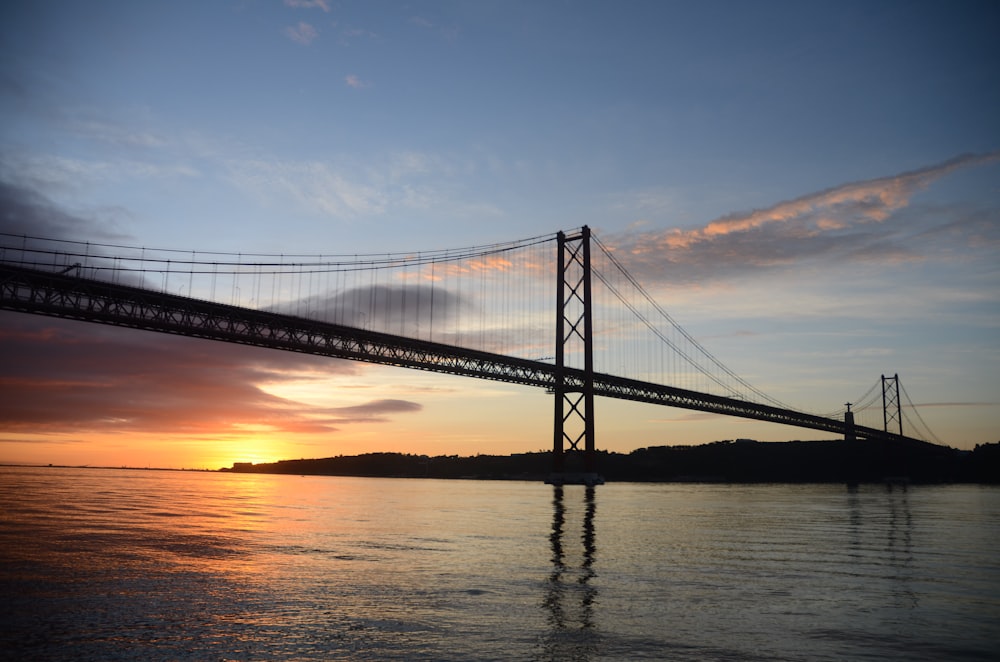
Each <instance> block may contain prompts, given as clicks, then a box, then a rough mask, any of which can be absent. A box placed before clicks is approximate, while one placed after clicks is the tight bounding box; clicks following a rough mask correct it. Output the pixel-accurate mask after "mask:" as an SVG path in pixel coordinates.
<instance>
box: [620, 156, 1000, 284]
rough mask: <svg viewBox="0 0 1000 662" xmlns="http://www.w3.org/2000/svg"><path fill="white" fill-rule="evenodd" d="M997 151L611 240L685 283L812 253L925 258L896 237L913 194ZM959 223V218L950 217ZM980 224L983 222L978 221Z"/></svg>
mask: <svg viewBox="0 0 1000 662" xmlns="http://www.w3.org/2000/svg"><path fill="white" fill-rule="evenodd" d="M998 160H1000V152H993V153H989V154H972V155H964V156H959V157H957V158H954V159H951V160H949V161H945V162H944V163H940V164H938V165H934V166H930V167H927V168H922V169H919V170H914V171H910V172H905V173H902V174H899V175H894V176H891V177H882V178H877V179H871V180H866V181H860V182H853V183H849V184H844V185H842V186H837V187H834V188H830V189H826V190H823V191H819V192H816V193H811V194H809V195H805V196H801V197H799V198H795V199H792V200H786V201H783V202H779V203H777V204H775V205H772V206H770V207H767V208H764V209H756V210H752V211H749V212H742V213H736V214H731V215H728V216H724V217H721V218H718V219H716V220H713V221H711V222H710V223H708V224H706V225H705V226H703V227H700V228H693V229H679V228H675V229H670V230H659V231H650V232H644V233H639V234H622V235H616V236H613V237H612V238H611V241H610V242H609V243H610V244H611V245H613V246H614V247H615V249H616V251H617V254H618V256H619V257H620V258H621V259H622V260H623V261H625V262H626V264H627V265H628V266H629V268H630V269H633V271H634V273H636V274H639V275H640V276H641V277H649V278H652V279H667V278H670V279H674V280H676V279H678V278H679V279H680V280H682V281H687V282H691V281H698V280H709V279H712V278H714V277H719V276H725V275H732V274H734V273H747V272H753V271H758V270H763V269H773V268H778V267H782V266H786V265H791V264H795V263H799V262H802V261H803V260H805V259H809V258H815V257H824V256H826V257H836V258H837V259H843V260H867V259H873V258H877V259H879V260H895V261H908V260H918V259H921V258H922V257H923V256H922V254H921V253H920V252H918V251H917V250H914V249H913V248H911V247H909V246H908V245H907V244H906V243H905V242H901V241H894V237H895V234H894V233H897V232H898V231H899V230H900V228H898V227H896V226H895V225H894V224H893V223H892V222H893V221H894V220H899V219H900V217H901V215H902V213H903V212H904V210H906V209H907V208H908V207H909V206H910V203H911V200H912V198H913V197H914V196H915V195H916V194H917V193H919V192H920V191H923V190H924V189H926V188H927V187H928V186H930V185H931V184H932V183H934V182H936V181H938V180H940V179H941V178H943V177H945V176H946V175H948V174H951V173H953V172H955V171H957V170H959V169H963V168H972V167H976V166H983V165H987V164H991V163H995V162H997V161H998ZM950 225H951V226H952V228H953V229H960V226H961V225H962V223H961V222H952V223H951V224H950ZM979 227H980V228H982V224H981V223H980V224H979Z"/></svg>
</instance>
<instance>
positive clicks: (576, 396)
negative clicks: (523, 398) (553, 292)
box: [549, 226, 600, 484]
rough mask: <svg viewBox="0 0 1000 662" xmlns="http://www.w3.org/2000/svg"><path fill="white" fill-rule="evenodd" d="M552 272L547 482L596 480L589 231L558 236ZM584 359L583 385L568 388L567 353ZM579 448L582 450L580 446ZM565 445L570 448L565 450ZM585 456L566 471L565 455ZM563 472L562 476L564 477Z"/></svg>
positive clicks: (588, 481) (584, 230)
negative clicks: (553, 323)
mask: <svg viewBox="0 0 1000 662" xmlns="http://www.w3.org/2000/svg"><path fill="white" fill-rule="evenodd" d="M556 238H557V240H558V252H559V255H558V267H557V273H556V281H557V296H558V299H557V302H558V305H557V307H556V347H555V349H556V376H555V387H554V388H553V393H554V395H555V416H554V419H555V425H554V429H553V444H552V470H553V476H552V478H551V480H550V481H549V482H554V483H587V484H594V483H596V482H600V478H599V477H598V476H597V474H596V473H595V472H596V453H595V450H594V335H593V333H594V327H593V320H592V317H591V285H590V283H591V280H590V228H589V227H587V226H583V228H581V230H580V231H579V232H577V233H574V234H572V235H570V236H567V235H566V234H564V233H562V232H560V233H558V234H557V235H556ZM567 353H577V354H582V355H583V383H582V385H580V386H572V387H570V386H567V384H566V355H567ZM581 442H582V443H583V448H582V449H581V448H580V443H581ZM566 444H569V446H568V448H567V446H566ZM581 450H582V452H583V473H582V474H581V473H580V472H579V469H578V468H576V467H574V469H576V471H573V472H566V466H565V460H566V458H565V453H566V452H568V451H581ZM564 472H565V473H564Z"/></svg>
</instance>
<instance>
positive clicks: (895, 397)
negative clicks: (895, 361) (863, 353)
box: [882, 373, 903, 437]
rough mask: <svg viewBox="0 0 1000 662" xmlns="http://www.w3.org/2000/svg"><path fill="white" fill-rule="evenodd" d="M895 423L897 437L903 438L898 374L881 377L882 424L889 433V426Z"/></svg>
mask: <svg viewBox="0 0 1000 662" xmlns="http://www.w3.org/2000/svg"><path fill="white" fill-rule="evenodd" d="M893 421H896V424H897V425H898V426H899V436H900V437H902V436H903V408H902V405H901V404H900V402H899V374H898V373H897V374H895V375H893V376H892V377H886V376H885V375H882V424H883V426H884V427H883V428H882V429H883V430H885V431H886V432H888V431H889V424H890V423H892V422H893Z"/></svg>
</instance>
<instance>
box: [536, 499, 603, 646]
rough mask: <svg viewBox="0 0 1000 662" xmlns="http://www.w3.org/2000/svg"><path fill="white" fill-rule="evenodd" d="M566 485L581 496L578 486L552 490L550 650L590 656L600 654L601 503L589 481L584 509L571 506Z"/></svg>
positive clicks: (547, 598) (547, 596)
mask: <svg viewBox="0 0 1000 662" xmlns="http://www.w3.org/2000/svg"><path fill="white" fill-rule="evenodd" d="M567 489H569V490H570V492H571V493H572V495H573V496H574V497H575V496H576V493H577V491H578V488H576V487H571V488H565V487H563V486H561V485H556V486H554V487H553V488H552V532H551V533H550V534H549V541H550V543H551V548H552V573H551V574H550V575H549V578H548V584H547V591H546V594H545V603H544V604H545V608H546V612H547V619H548V624H549V633H548V638H547V640H546V642H545V648H546V651H545V652H546V654H547V655H548V656H549V658H550V659H573V660H587V659H590V658H591V657H592V656H593V655H594V653H596V651H597V645H598V634H597V629H596V626H595V622H594V607H595V603H596V602H597V587H596V586H595V585H594V584H593V583H591V580H592V579H593V578H594V576H595V574H596V573H595V571H594V562H595V560H596V555H597V545H596V542H595V529H594V516H595V514H596V512H597V501H596V499H595V494H594V491H595V490H594V486H592V485H587V486H584V487H583V488H582V489H583V508H582V512H581V509H580V508H579V506H578V505H571V506H570V507H569V508H567V506H566V490H567ZM567 532H568V538H567ZM577 532H579V534H578V533H577ZM578 542H579V543H582V546H580V545H578V544H577V543H578Z"/></svg>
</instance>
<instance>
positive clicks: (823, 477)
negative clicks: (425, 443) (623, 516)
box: [221, 439, 1000, 483]
mask: <svg viewBox="0 0 1000 662" xmlns="http://www.w3.org/2000/svg"><path fill="white" fill-rule="evenodd" d="M597 468H598V472H599V473H600V474H601V475H602V476H604V478H605V479H607V480H612V481H645V482H679V481H691V482H706V481H718V482H733V483H759V482H768V483H817V482H818V483H829V482H848V483H850V482H858V483H867V482H882V481H885V480H901V479H905V480H908V481H910V482H913V483H961V482H964V483H1000V442H997V443H993V444H982V445H978V446H976V448H975V450H972V451H960V450H956V449H954V448H949V447H947V446H938V445H935V444H928V443H924V442H919V441H902V442H887V441H853V442H849V441H843V440H837V441H787V442H766V443H762V442H757V441H754V440H751V439H737V440H735V441H717V442H713V443H710V444H704V445H700V446H653V447H649V448H640V449H637V450H634V451H632V452H631V453H614V452H607V451H599V452H598V457H597ZM551 469H552V454H551V453H550V452H536V453H517V454H514V455H475V456H470V457H461V456H458V455H441V456H427V455H412V454H406V453H365V454H363V455H342V456H337V457H328V458H322V459H314V460H305V459H303V460H282V461H280V462H273V463H267V464H251V463H248V462H247V463H236V464H234V465H233V467H232V468H229V469H222V470H221V471H232V472H237V473H276V474H299V475H324V476H369V477H399V478H421V477H422V478H472V479H486V480H489V479H493V480H501V479H525V480H541V479H542V478H544V477H545V476H547V475H548V474H549V473H550V471H551Z"/></svg>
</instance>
